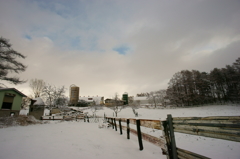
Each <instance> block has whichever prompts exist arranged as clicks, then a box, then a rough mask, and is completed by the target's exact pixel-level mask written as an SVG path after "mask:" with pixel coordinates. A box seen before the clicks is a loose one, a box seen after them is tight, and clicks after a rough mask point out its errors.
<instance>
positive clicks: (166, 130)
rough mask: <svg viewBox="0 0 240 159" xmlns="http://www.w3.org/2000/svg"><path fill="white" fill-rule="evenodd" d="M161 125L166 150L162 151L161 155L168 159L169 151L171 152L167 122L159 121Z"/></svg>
mask: <svg viewBox="0 0 240 159" xmlns="http://www.w3.org/2000/svg"><path fill="white" fill-rule="evenodd" d="M161 124H162V133H163V134H162V135H163V137H164V138H165V146H166V147H165V148H166V152H165V151H164V150H162V153H163V154H165V155H166V156H167V159H170V155H171V153H170V150H171V148H170V147H171V146H170V145H171V144H170V140H169V133H168V128H167V121H161Z"/></svg>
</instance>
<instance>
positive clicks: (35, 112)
mask: <svg viewBox="0 0 240 159" xmlns="http://www.w3.org/2000/svg"><path fill="white" fill-rule="evenodd" d="M44 108H45V104H44V102H43V100H42V98H40V97H38V98H34V99H32V100H31V105H30V109H29V115H32V116H34V117H35V118H36V119H38V120H40V119H41V118H42V116H43V115H44Z"/></svg>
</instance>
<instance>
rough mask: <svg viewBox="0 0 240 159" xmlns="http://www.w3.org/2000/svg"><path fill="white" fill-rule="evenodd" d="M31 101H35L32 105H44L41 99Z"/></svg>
mask: <svg viewBox="0 0 240 159" xmlns="http://www.w3.org/2000/svg"><path fill="white" fill-rule="evenodd" d="M33 100H36V102H34V103H33V105H45V104H44V102H43V100H42V98H40V97H38V98H34V99H33Z"/></svg>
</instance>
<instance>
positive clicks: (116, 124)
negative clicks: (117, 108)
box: [114, 118, 117, 131]
mask: <svg viewBox="0 0 240 159" xmlns="http://www.w3.org/2000/svg"><path fill="white" fill-rule="evenodd" d="M114 126H115V130H116V131H117V124H116V118H114Z"/></svg>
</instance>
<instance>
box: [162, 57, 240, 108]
mask: <svg viewBox="0 0 240 159" xmlns="http://www.w3.org/2000/svg"><path fill="white" fill-rule="evenodd" d="M168 84H169V86H168V88H167V91H166V98H167V99H169V101H170V103H171V104H174V105H177V106H183V105H184V106H190V105H201V104H209V103H221V104H224V103H228V102H231V103H239V102H240V58H238V59H237V60H236V62H235V63H233V64H232V65H231V66H230V65H227V66H226V67H225V68H221V69H219V68H214V69H213V70H212V71H210V73H207V72H200V71H197V70H192V71H189V70H183V71H180V72H177V73H175V74H174V75H173V77H172V78H171V80H170V81H169V83H168Z"/></svg>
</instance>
